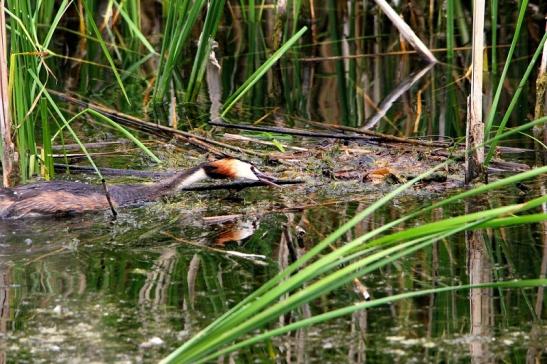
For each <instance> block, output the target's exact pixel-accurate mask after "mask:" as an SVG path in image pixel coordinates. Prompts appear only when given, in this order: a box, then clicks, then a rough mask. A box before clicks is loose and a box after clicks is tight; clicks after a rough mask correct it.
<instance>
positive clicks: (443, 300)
mask: <svg viewBox="0 0 547 364" xmlns="http://www.w3.org/2000/svg"><path fill="white" fill-rule="evenodd" d="M290 188H293V187H290ZM531 188H532V190H534V186H533V185H532V186H531ZM514 192H515V191H505V193H503V192H502V193H498V194H491V195H489V196H485V197H484V198H483V199H482V202H481V203H484V204H491V203H494V202H496V203H502V202H504V203H507V202H508V201H507V200H508V199H510V197H508V196H511V195H512V194H514ZM534 193H536V194H537V193H541V192H540V191H538V190H537V188H536V189H535V192H534ZM217 197H218V196H217ZM217 197H212V198H208V199H207V204H208V206H207V207H206V208H203V209H201V210H199V211H189V210H186V211H184V210H183V209H177V207H179V206H180V205H178V203H177V202H173V203H166V202H163V203H162V202H160V203H156V204H151V205H148V206H145V207H141V208H135V209H126V210H123V211H121V217H120V219H119V220H118V221H116V222H112V221H110V219H109V216H108V215H107V214H106V213H105V214H89V215H84V216H77V217H74V218H71V219H63V220H55V219H34V220H25V221H2V222H0V233H1V235H2V244H1V245H0V262H1V263H0V264H1V266H2V273H1V277H0V279H1V282H2V284H1V286H0V297H1V298H2V300H1V302H2V311H1V321H0V329H1V334H0V335H1V336H2V339H3V340H2V344H0V350H1V352H2V358H3V362H20V361H23V362H24V361H29V362H30V361H32V362H50V361H56V362H78V361H80V362H87V361H89V360H96V361H106V362H113V361H139V360H145V361H155V360H157V359H159V358H161V357H162V356H163V355H165V354H167V353H168V352H169V351H170V350H171V349H172V348H174V347H176V346H177V345H178V344H179V343H180V342H183V341H185V340H186V339H188V338H189V337H191V336H192V335H193V334H195V333H196V332H197V331H198V330H199V329H200V328H202V327H204V325H206V324H207V323H208V322H211V321H212V320H213V319H214V318H216V317H218V316H219V315H221V314H222V313H223V312H225V311H226V310H227V309H228V308H229V307H231V306H233V305H234V304H235V303H237V302H239V301H240V300H242V299H243V298H244V297H245V296H246V295H248V294H250V293H251V292H252V291H253V290H255V289H256V288H258V287H259V286H260V285H261V284H262V283H263V282H265V281H266V280H267V279H268V278H270V277H272V275H274V274H275V273H276V272H277V271H278V270H279V269H280V268H284V267H286V266H287V265H288V264H290V263H291V262H292V261H294V260H295V259H296V258H297V257H299V256H300V255H302V254H303V252H305V251H306V250H307V249H309V248H310V247H311V246H313V245H314V244H315V243H316V242H317V241H319V240H320V239H321V238H322V237H324V236H326V235H327V234H328V233H329V232H331V231H333V230H334V229H335V228H336V227H337V226H339V224H340V223H342V222H344V221H347V219H348V218H349V217H350V216H353V215H354V214H355V213H356V212H358V211H360V210H362V209H363V208H365V207H366V206H367V205H368V203H369V202H370V201H368V200H363V199H357V200H355V201H348V202H339V203H337V204H326V205H323V206H317V207H310V208H305V209H303V210H294V211H295V212H286V213H281V212H272V213H264V212H263V211H262V212H258V211H257V210H256V205H257V204H258V205H260V204H261V203H263V202H264V201H266V199H267V198H271V197H272V196H267V195H261V192H258V193H252V192H245V193H243V195H242V196H241V198H242V199H243V200H240V201H239V202H237V203H236V202H230V201H228V200H225V199H219V198H217ZM415 197H416V196H403V197H401V198H399V199H398V200H395V201H394V202H393V204H392V205H390V206H389V207H386V208H384V209H383V210H382V211H381V212H379V213H377V214H376V215H374V216H373V217H371V218H370V219H368V220H365V221H363V222H362V223H360V224H359V225H357V226H356V227H355V228H354V229H353V230H352V231H351V232H350V233H348V235H347V236H345V237H344V238H343V241H349V240H351V239H352V238H353V237H354V236H358V235H362V234H363V233H364V232H366V231H369V230H370V229H372V228H374V227H377V226H380V225H381V224H384V223H385V222H387V221H389V220H391V219H392V218H393V216H399V215H400V214H401V213H402V212H404V211H407V210H408V209H411V208H413V207H418V206H419V205H420V204H422V203H423V204H428V203H429V201H428V200H424V201H422V202H416V199H415ZM242 201H244V202H243V204H244V205H246V207H245V208H244V209H240V210H239V211H238V212H237V213H235V214H226V212H227V211H229V209H230V208H233V207H234V206H235V205H237V204H239V205H240V204H241V202H242ZM245 201H251V202H252V203H246V202H245ZM279 202H280V201H278V203H279ZM476 202H477V201H476ZM477 203H478V202H477ZM216 204H218V206H215V205H216ZM221 204H222V205H221ZM230 204H233V206H230ZM474 206H477V204H474ZM469 208H470V209H471V208H473V207H471V206H470V207H469ZM454 209H457V208H456V207H453V209H452V210H450V209H448V210H438V211H435V212H434V213H433V214H432V215H431V216H430V219H433V220H438V219H441V218H443V217H446V216H448V215H450V214H453V213H461V211H457V210H454ZM232 210H233V209H232ZM166 211H168V212H166ZM423 222H424V221H416V222H415V223H413V224H412V225H419V224H421V223H423ZM408 226H411V225H408ZM546 228H547V227H546V226H545V225H541V226H532V227H530V226H527V227H517V228H513V229H510V230H509V229H508V230H500V231H497V230H495V231H475V232H472V233H467V234H461V235H460V236H455V237H453V238H450V239H449V240H445V241H442V242H441V243H439V244H438V245H435V246H433V247H430V248H428V249H425V250H423V251H420V252H419V253H418V254H416V255H415V256H411V257H407V258H404V259H402V260H399V261H397V262H396V263H394V264H392V265H390V266H388V267H387V268H384V269H382V270H381V271H377V272H375V273H374V274H371V275H369V276H366V277H362V279H361V282H362V283H363V284H364V285H366V286H367V287H368V289H369V291H370V293H371V295H372V296H373V297H381V296H389V295H393V294H396V293H398V292H403V291H408V290H414V289H420V288H425V287H430V286H432V285H433V286H442V285H457V284H460V283H464V282H468V281H469V282H474V283H478V282H486V281H491V280H492V279H493V278H496V279H500V280H501V279H512V278H524V277H538V276H540V275H542V274H543V275H545V273H546V270H547V235H546V231H547V229H546ZM341 243H343V242H341ZM543 300H544V293H543V288H539V289H537V290H492V289H481V290H478V289H477V290H473V291H471V292H470V293H465V292H458V293H456V292H451V293H444V294H438V295H431V296H426V297H420V298H416V299H412V300H405V301H399V302H397V303H394V304H392V305H388V306H383V307H380V308H375V309H371V310H367V311H362V312H357V313H354V314H353V315H351V316H350V317H345V318H340V319H337V320H334V321H332V322H329V323H327V324H322V325H319V326H316V327H313V328H308V329H301V330H298V331H297V332H294V333H292V334H290V335H286V336H282V337H279V338H276V339H274V340H273V341H271V342H268V343H264V344H263V345H259V346H255V347H253V348H252V349H247V350H244V351H241V352H239V353H237V354H236V357H238V358H240V359H241V360H243V361H251V360H270V359H269V354H268V352H269V351H270V350H272V348H273V347H275V349H274V350H275V351H277V352H279V353H283V356H284V358H286V359H287V361H288V362H299V361H301V360H304V361H315V360H322V361H326V362H355V363H362V362H365V361H367V360H369V361H373V362H376V361H387V360H399V361H408V360H411V359H413V358H416V356H417V355H419V356H420V357H421V358H423V359H424V361H431V362H438V361H452V362H454V361H456V362H459V361H462V362H466V361H469V360H471V361H473V362H480V363H482V362H491V361H498V360H504V361H513V360H517V361H525V360H526V358H528V360H532V361H529V362H533V360H534V358H540V357H543V358H544V355H545V353H544V348H545V342H546V340H547V337H546V333H547V330H546V327H545V323H544V322H542V321H541V320H540V318H541V317H542V315H544V313H543V311H544V309H545V302H544V301H543ZM357 301H359V296H358V294H357V293H356V292H355V291H354V288H353V287H351V286H347V287H343V288H341V289H338V290H336V291H335V292H334V293H333V294H331V295H328V296H323V297H321V298H320V299H318V300H316V301H314V302H312V303H311V304H307V305H304V306H302V307H300V308H299V309H297V310H295V311H293V312H291V313H290V314H288V315H284V316H282V317H280V318H279V320H278V323H277V324H274V325H280V324H284V323H290V322H292V321H293V320H296V319H298V318H303V317H308V316H310V315H312V314H317V313H320V312H322V311H324V310H327V309H332V308H334V307H338V306H341V305H347V304H351V303H352V302H357Z"/></svg>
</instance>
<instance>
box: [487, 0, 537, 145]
mask: <svg viewBox="0 0 547 364" xmlns="http://www.w3.org/2000/svg"><path fill="white" fill-rule="evenodd" d="M527 8H528V0H522V1H521V2H520V8H519V15H518V19H517V24H516V25H515V31H514V34H513V40H512V41H511V47H510V48H509V52H508V53H507V58H506V59H505V65H504V66H503V71H502V72H501V76H500V79H499V82H498V87H497V89H496V93H495V95H494V99H493V100H492V105H490V111H489V112H488V117H487V118H486V122H485V125H484V135H485V138H489V137H490V131H491V130H492V126H493V125H494V119H495V117H496V112H497V109H498V104H499V101H500V97H501V91H502V90H503V83H504V82H505V79H506V78H507V72H508V71H509V66H510V65H511V61H512V60H513V54H514V53H515V49H516V47H517V43H518V40H519V36H520V30H521V29H522V23H523V21H524V15H525V14H526V9H527ZM494 51H495V48H492V52H494Z"/></svg>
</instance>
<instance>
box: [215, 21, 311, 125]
mask: <svg viewBox="0 0 547 364" xmlns="http://www.w3.org/2000/svg"><path fill="white" fill-rule="evenodd" d="M307 30H308V28H307V27H302V29H300V30H299V31H298V33H296V34H295V35H293V36H292V37H291V38H290V39H289V40H288V41H287V42H285V44H283V45H282V46H281V47H280V48H279V49H278V50H277V51H275V53H274V54H272V56H271V57H270V58H268V60H267V61H266V62H264V64H263V65H262V66H260V67H259V68H258V69H257V70H256V71H255V72H254V73H253V74H252V75H251V77H249V78H248V79H247V80H246V81H245V82H244V83H243V85H241V86H240V87H239V88H238V89H237V90H236V91H235V92H234V93H233V94H232V95H231V96H230V97H229V98H228V99H227V100H226V102H225V103H224V105H225V106H224V108H223V110H222V113H221V114H220V116H221V117H224V116H225V115H226V114H227V113H228V111H230V109H231V108H232V107H233V106H234V105H235V104H236V103H237V102H238V101H239V100H240V99H241V98H242V97H243V95H245V93H247V91H249V89H251V87H253V85H254V84H256V83H257V82H258V80H259V79H260V78H261V77H262V76H264V74H265V73H266V72H268V70H269V69H270V68H271V67H272V66H273V65H274V63H275V62H277V61H278V60H279V58H281V56H283V54H285V52H287V51H288V50H289V48H290V47H292V46H293V44H294V43H296V41H297V40H298V39H300V37H302V35H303V34H304V33H305V32H306V31H307Z"/></svg>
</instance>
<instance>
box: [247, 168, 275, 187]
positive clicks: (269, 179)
mask: <svg viewBox="0 0 547 364" xmlns="http://www.w3.org/2000/svg"><path fill="white" fill-rule="evenodd" d="M253 173H254V174H255V176H256V178H258V180H259V181H260V182H262V183H265V184H267V185H270V186H274V187H281V186H280V185H278V184H277V183H275V182H274V181H275V178H274V177H271V176H268V175H267V174H264V173H262V172H260V171H259V170H258V169H255V170H254V171H253Z"/></svg>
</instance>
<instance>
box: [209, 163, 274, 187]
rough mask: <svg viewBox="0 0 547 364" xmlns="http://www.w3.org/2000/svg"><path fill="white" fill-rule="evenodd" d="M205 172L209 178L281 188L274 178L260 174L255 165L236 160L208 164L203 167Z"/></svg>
mask: <svg viewBox="0 0 547 364" xmlns="http://www.w3.org/2000/svg"><path fill="white" fill-rule="evenodd" d="M203 170H204V171H205V173H206V174H207V176H208V177H209V178H215V179H219V178H229V179H238V178H243V179H248V180H252V181H261V182H263V183H266V184H269V185H271V186H276V187H279V185H277V184H275V183H274V182H273V181H274V180H275V179H274V178H273V177H271V176H268V175H266V174H264V173H262V172H260V171H259V170H258V168H256V166H254V165H253V164H251V163H248V162H243V161H241V160H239V159H235V158H223V159H219V160H217V161H214V162H210V163H206V164H204V165H203Z"/></svg>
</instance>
